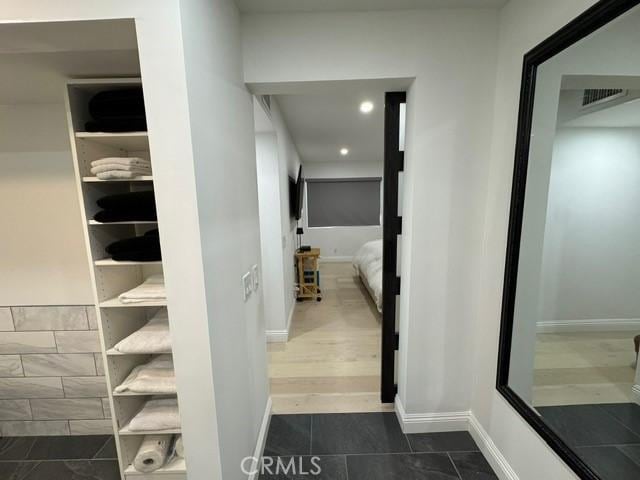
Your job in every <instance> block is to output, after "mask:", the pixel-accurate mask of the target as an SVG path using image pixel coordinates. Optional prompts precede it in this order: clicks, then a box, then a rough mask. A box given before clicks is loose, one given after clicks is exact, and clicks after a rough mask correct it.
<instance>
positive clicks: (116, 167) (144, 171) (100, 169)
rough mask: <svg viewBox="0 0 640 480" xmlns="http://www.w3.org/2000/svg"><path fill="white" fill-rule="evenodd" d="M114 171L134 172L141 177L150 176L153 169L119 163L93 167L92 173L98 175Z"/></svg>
mask: <svg viewBox="0 0 640 480" xmlns="http://www.w3.org/2000/svg"><path fill="white" fill-rule="evenodd" d="M113 171H122V172H133V173H138V174H139V175H149V174H150V173H151V167H150V166H144V165H120V164H118V163H112V164H108V165H98V166H97V167H91V173H92V174H94V175H97V174H98V173H104V172H113Z"/></svg>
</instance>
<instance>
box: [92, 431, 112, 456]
mask: <svg viewBox="0 0 640 480" xmlns="http://www.w3.org/2000/svg"><path fill="white" fill-rule="evenodd" d="M110 440H111V437H107V439H106V440H105V441H104V443H103V444H102V446H101V447H100V448H99V449H98V451H97V452H96V453H95V454H94V455H93V457H91V459H92V460H95V459H96V457H97V456H98V455H99V454H100V452H102V450H104V448H105V447H106V446H107V443H109V441H110Z"/></svg>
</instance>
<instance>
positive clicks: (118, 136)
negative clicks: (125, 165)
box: [76, 132, 149, 152]
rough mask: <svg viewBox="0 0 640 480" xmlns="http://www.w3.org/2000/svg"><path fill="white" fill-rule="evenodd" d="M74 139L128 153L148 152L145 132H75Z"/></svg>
mask: <svg viewBox="0 0 640 480" xmlns="http://www.w3.org/2000/svg"><path fill="white" fill-rule="evenodd" d="M76 138H79V139H82V140H88V141H90V142H94V143H99V144H100V145H107V146H109V147H114V148H121V149H122V150H127V151H129V152H140V151H146V150H149V136H148V134H147V132H115V133H111V132H76Z"/></svg>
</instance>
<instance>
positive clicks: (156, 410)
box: [129, 397, 180, 432]
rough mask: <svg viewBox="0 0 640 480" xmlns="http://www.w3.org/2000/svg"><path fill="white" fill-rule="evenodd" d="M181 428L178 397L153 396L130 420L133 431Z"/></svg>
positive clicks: (130, 427)
mask: <svg viewBox="0 0 640 480" xmlns="http://www.w3.org/2000/svg"><path fill="white" fill-rule="evenodd" d="M179 428H180V413H179V412H178V399H177V398H175V397H173V398H166V397H152V398H151V399H150V400H147V402H146V403H145V404H144V406H143V407H142V409H141V410H140V411H139V412H138V413H137V414H136V415H135V416H134V417H133V418H132V419H131V421H130V422H129V429H130V430H131V431H132V432H148V431H152V430H160V431H162V430H177V429H179Z"/></svg>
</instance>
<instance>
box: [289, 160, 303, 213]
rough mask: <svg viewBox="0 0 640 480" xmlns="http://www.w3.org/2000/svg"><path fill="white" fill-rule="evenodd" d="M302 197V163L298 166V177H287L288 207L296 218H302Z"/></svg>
mask: <svg viewBox="0 0 640 480" xmlns="http://www.w3.org/2000/svg"><path fill="white" fill-rule="evenodd" d="M303 197H304V174H303V172H302V165H300V167H299V168H298V178H297V179H294V178H292V177H289V209H290V212H291V216H292V217H293V218H295V219H296V220H300V219H301V218H302V204H303Z"/></svg>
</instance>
